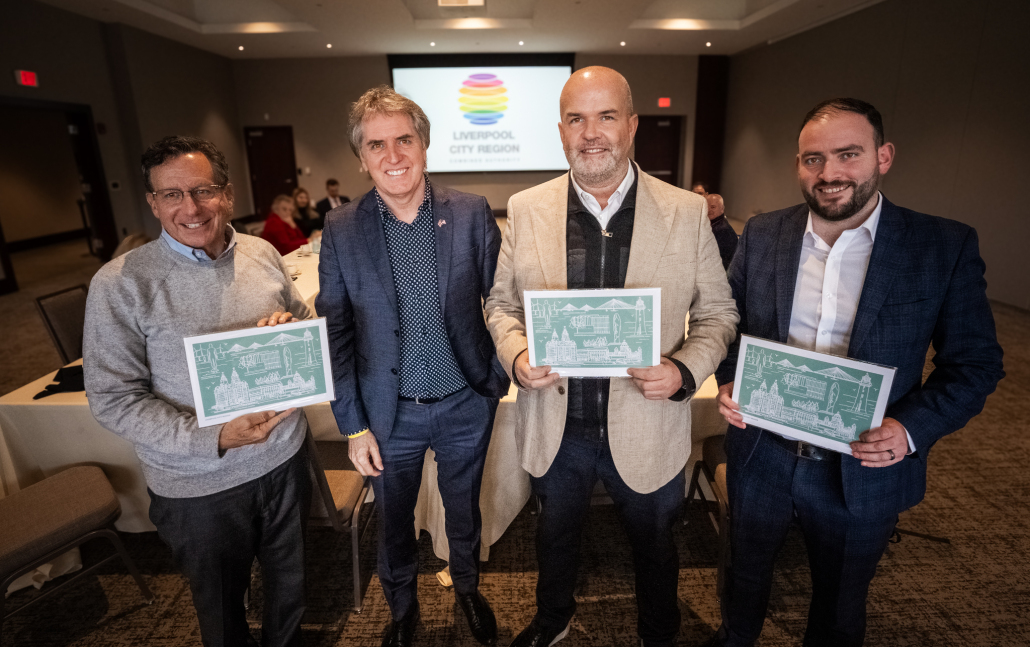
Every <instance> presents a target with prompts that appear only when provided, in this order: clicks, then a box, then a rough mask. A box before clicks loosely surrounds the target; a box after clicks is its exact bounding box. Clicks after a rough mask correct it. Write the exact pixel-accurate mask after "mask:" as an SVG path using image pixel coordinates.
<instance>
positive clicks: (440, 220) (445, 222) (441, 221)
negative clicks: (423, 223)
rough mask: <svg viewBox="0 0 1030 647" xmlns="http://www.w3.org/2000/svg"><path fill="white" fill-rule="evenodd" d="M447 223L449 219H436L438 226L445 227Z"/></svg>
mask: <svg viewBox="0 0 1030 647" xmlns="http://www.w3.org/2000/svg"><path fill="white" fill-rule="evenodd" d="M446 224H447V221H446V220H444V219H443V218H440V219H439V220H437V221H436V226H437V227H443V226H444V225H446Z"/></svg>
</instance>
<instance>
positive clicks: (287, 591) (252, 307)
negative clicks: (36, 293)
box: [83, 137, 311, 647]
mask: <svg viewBox="0 0 1030 647" xmlns="http://www.w3.org/2000/svg"><path fill="white" fill-rule="evenodd" d="M143 177H144V182H145V184H146V187H147V201H148V202H149V203H150V207H151V209H152V210H153V212H154V215H155V216H156V217H157V218H158V219H159V220H160V221H161V227H162V229H163V231H162V233H161V237H160V238H159V239H158V240H155V241H154V242H151V243H149V244H147V245H144V246H143V247H140V248H138V249H136V250H133V251H131V252H129V253H128V254H125V255H124V256H121V257H119V258H116V259H115V260H113V261H111V262H110V263H108V264H106V265H105V266H104V267H103V268H101V269H100V271H99V272H98V273H97V274H96V276H95V277H94V278H93V281H92V283H91V285H90V291H89V300H88V302H87V305H86V324H85V331H84V340H83V368H84V371H85V378H86V395H87V397H88V398H89V405H90V409H91V410H92V412H93V416H94V417H95V418H96V419H97V421H98V422H100V424H102V425H103V426H104V427H106V428H107V429H110V430H111V431H113V432H114V433H116V434H118V435H119V436H122V437H123V438H125V439H127V440H129V441H130V442H132V444H133V445H134V446H135V449H136V454H137V455H138V456H139V460H140V463H141V464H142V466H143V474H144V476H145V477H146V480H147V485H148V489H149V492H150V497H151V505H150V519H151V521H153V522H154V525H155V526H157V531H158V534H159V535H160V537H161V539H162V540H163V541H164V542H165V543H167V544H168V545H169V546H170V547H171V549H172V553H173V556H174V558H175V561H176V564H177V565H178V566H179V567H180V568H181V569H182V571H183V572H184V573H185V574H186V576H187V577H188V578H189V582H190V589H191V591H192V592H193V604H194V607H195V608H196V610H197V616H198V619H199V621H200V631H201V637H202V639H203V643H204V645H206V646H208V647H223V646H237V645H238V646H243V645H247V644H251V643H253V639H252V638H251V636H250V634H249V628H248V625H247V620H246V614H245V609H244V606H243V597H244V593H245V591H246V590H247V587H248V586H249V582H250V570H251V564H252V563H253V561H254V558H255V557H256V558H257V559H258V561H259V562H260V563H261V567H262V576H263V582H264V587H265V601H266V602H265V609H264V623H263V627H262V641H261V642H262V644H263V645H299V644H301V634H300V621H301V616H302V615H303V614H304V542H303V527H304V522H305V519H306V518H307V516H308V506H309V502H310V497H311V485H310V481H309V477H308V469H307V465H306V455H305V453H304V451H303V449H302V448H303V442H304V436H305V431H306V429H307V421H306V419H305V417H304V413H303V412H302V411H299V410H296V409H289V410H286V411H283V412H281V413H279V414H276V413H275V412H274V411H266V412H261V413H252V414H246V415H243V416H240V417H239V418H236V419H235V420H232V421H231V422H228V423H226V424H224V425H213V426H210V427H199V426H198V424H197V418H196V415H195V409H194V406H193V391H192V388H191V386H190V378H189V371H188V365H187V360H186V351H185V347H184V345H183V338H184V337H189V336H193V335H201V334H206V333H214V332H221V331H229V330H237V329H241V328H249V327H252V326H254V325H255V324H257V325H258V326H262V325H273V326H274V325H276V324H279V323H286V322H288V321H290V320H291V319H292V318H293V316H294V315H296V317H297V318H299V319H304V318H307V317H308V316H309V314H310V313H309V310H308V308H307V306H306V305H305V304H304V302H303V300H302V299H301V297H300V294H299V293H298V292H297V289H296V288H295V287H294V286H293V282H292V281H291V280H290V278H289V276H288V273H287V271H286V266H285V264H284V263H283V260H282V257H280V256H279V254H278V253H277V252H276V251H275V249H274V248H273V247H272V246H271V245H269V244H268V243H267V242H265V241H263V240H261V239H259V238H254V237H252V236H245V235H242V234H237V233H236V232H235V231H233V229H232V227H231V226H229V220H230V218H231V217H232V206H233V187H232V184H229V177H228V166H227V164H226V162H225V157H224V156H223V155H222V153H221V152H219V151H218V149H217V148H215V146H214V145H213V144H211V143H210V142H207V141H204V140H202V139H198V138H195V137H166V138H165V139H162V140H161V141H159V142H157V143H156V144H154V145H153V146H151V147H150V148H149V149H148V150H147V151H146V153H144V155H143ZM291 313H292V314H291Z"/></svg>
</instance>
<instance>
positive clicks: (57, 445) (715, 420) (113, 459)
mask: <svg viewBox="0 0 1030 647" xmlns="http://www.w3.org/2000/svg"><path fill="white" fill-rule="evenodd" d="M286 262H287V264H288V265H295V266H296V267H297V269H299V270H300V274H299V275H298V276H297V279H296V285H297V287H298V289H299V290H300V292H301V295H302V296H303V297H304V300H305V301H306V302H307V303H308V304H309V305H310V306H312V308H313V307H314V300H315V296H316V295H317V294H318V255H317V254H311V255H308V256H305V257H298V256H297V254H296V253H293V254H289V255H288V256H287V257H286ZM53 375H54V374H53V373H50V374H49V375H47V376H45V377H42V378H40V379H38V380H36V381H34V382H32V383H30V384H28V385H26V386H24V387H22V388H20V389H18V390H16V391H14V392H12V393H9V394H7V395H5V396H3V397H2V398H0V477H2V481H3V483H4V485H5V488H6V489H7V491H8V492H10V491H12V487H13V488H14V489H17V488H18V487H26V486H28V485H30V484H31V483H34V482H36V481H38V480H40V479H42V478H44V477H45V476H49V475H51V474H54V473H56V472H59V471H61V470H63V469H66V468H68V467H71V466H73V465H83V464H86V465H98V466H100V467H101V468H103V469H104V472H105V473H106V474H107V476H108V478H109V479H110V480H111V484H112V485H113V486H114V489H115V492H116V493H117V494H118V498H119V500H120V502H121V505H122V516H121V518H120V519H119V520H118V522H117V523H116V526H117V527H118V529H119V530H123V531H127V532H144V531H148V530H153V529H154V527H153V525H152V524H151V523H150V519H149V518H148V514H147V510H148V508H149V505H150V498H149V497H148V496H147V489H146V483H145V482H144V480H143V473H142V471H141V470H140V466H139V461H138V459H137V458H136V454H135V451H134V450H133V448H132V445H131V444H130V443H129V442H128V441H126V440H123V439H122V438H120V437H119V436H116V435H115V434H113V433H111V432H108V431H107V430H105V429H103V428H102V427H101V426H100V425H99V424H98V423H97V422H96V421H95V420H94V419H93V416H92V415H91V414H90V411H89V405H88V404H87V402H86V396H85V394H84V393H58V394H56V395H52V396H49V397H46V398H43V399H41V400H33V399H32V396H33V395H35V394H36V393H38V392H40V391H42V390H43V388H44V387H45V386H46V385H47V384H49V383H50V382H51V381H52V379H51V378H52V377H53ZM716 394H717V388H716V386H715V381H714V379H711V378H709V380H707V381H706V382H705V383H704V384H703V385H702V386H701V388H700V389H699V390H698V393H697V394H696V395H695V396H694V399H693V401H692V403H691V412H692V417H693V425H692V438H693V443H694V451H693V453H692V455H691V462H690V463H688V465H687V469H688V470H689V469H691V466H692V463H693V461H694V460H696V459H697V458H699V457H700V453H701V452H700V447H701V441H702V440H703V439H704V438H706V437H707V436H711V435H713V434H718V433H723V431H724V430H725V429H726V424H725V422H724V421H723V420H722V417H721V416H719V412H718V408H717V406H716V404H715V396H716ZM304 411H305V413H306V414H307V417H308V421H309V424H310V425H311V429H312V433H313V434H314V436H315V438H317V439H319V440H337V441H344V440H345V439H344V438H343V437H342V436H341V435H340V433H339V429H338V428H337V426H336V421H335V419H334V418H333V415H332V411H331V409H330V407H329V405H328V404H327V403H323V404H318V405H313V406H310V407H305V408H304ZM514 429H515V391H514V389H513V390H512V392H511V393H509V395H508V396H507V397H505V398H504V399H502V400H501V402H500V405H499V406H498V409H497V419H496V421H495V423H494V431H493V437H492V438H491V441H490V447H489V450H488V452H487V459H486V467H485V470H484V474H483V487H482V496H481V500H480V501H481V507H482V511H483V538H482V545H483V547H484V557H485V556H486V554H487V550H486V549H487V548H488V547H489V546H490V545H492V544H494V543H495V542H496V541H497V540H498V539H499V538H500V537H501V535H502V534H503V533H504V531H505V529H507V527H508V525H509V524H510V523H511V522H512V520H513V519H514V518H515V516H516V515H518V513H519V512H520V511H521V510H522V508H523V507H524V506H525V505H526V502H527V501H528V500H529V496H530V487H529V475H528V474H527V473H526V472H525V470H523V469H522V466H521V465H520V462H519V459H518V452H517V450H516V447H515V436H514ZM5 450H6V451H5ZM688 474H689V472H688ZM415 525H416V528H417V529H419V530H427V531H429V533H430V534H431V535H432V538H433V548H434V552H435V553H436V555H437V556H438V557H440V558H441V559H447V556H448V550H447V536H446V534H445V533H444V513H443V502H442V501H441V499H440V493H439V490H438V488H437V487H436V463H435V461H434V460H433V453H432V451H431V450H430V451H429V452H427V455H426V463H425V469H424V471H423V479H422V489H421V491H420V493H419V502H418V507H417V508H416V512H415Z"/></svg>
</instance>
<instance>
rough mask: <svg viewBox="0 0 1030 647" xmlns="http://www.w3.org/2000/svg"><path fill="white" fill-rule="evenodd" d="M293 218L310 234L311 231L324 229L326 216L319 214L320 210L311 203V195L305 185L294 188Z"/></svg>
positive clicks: (307, 234)
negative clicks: (323, 224)
mask: <svg viewBox="0 0 1030 647" xmlns="http://www.w3.org/2000/svg"><path fill="white" fill-rule="evenodd" d="M293 220H294V222H296V223H297V226H298V227H300V230H301V231H303V232H304V235H305V236H310V235H311V232H313V231H316V230H321V229H322V223H323V222H324V221H325V218H323V217H322V216H320V215H319V214H318V211H317V210H315V208H314V207H313V206H312V205H311V195H310V194H309V193H308V190H307V189H305V188H304V187H300V186H299V187H297V188H296V189H294V190H293Z"/></svg>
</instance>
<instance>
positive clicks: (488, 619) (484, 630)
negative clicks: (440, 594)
mask: <svg viewBox="0 0 1030 647" xmlns="http://www.w3.org/2000/svg"><path fill="white" fill-rule="evenodd" d="M454 598H455V599H456V600H457V601H458V606H459V607H461V610H462V611H464V612H465V618H466V619H467V620H468V621H469V631H471V632H472V637H473V638H475V639H476V640H478V641H479V643H480V644H482V645H496V644H497V619H496V618H494V612H493V611H492V610H491V609H490V604H489V603H488V602H487V601H486V598H484V597H483V595H482V594H481V593H480V592H479V591H476V592H475V593H469V594H467V595H462V594H461V593H455V594H454Z"/></svg>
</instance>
